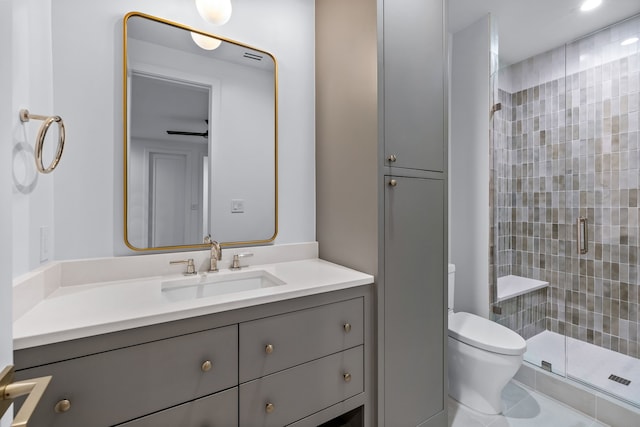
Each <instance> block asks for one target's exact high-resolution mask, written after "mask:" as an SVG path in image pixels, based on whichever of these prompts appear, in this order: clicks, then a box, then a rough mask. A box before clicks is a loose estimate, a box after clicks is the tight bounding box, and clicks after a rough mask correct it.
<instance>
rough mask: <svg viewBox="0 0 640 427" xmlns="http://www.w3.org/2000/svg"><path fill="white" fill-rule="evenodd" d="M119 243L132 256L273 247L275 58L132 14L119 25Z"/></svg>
mask: <svg viewBox="0 0 640 427" xmlns="http://www.w3.org/2000/svg"><path fill="white" fill-rule="evenodd" d="M123 44H124V48H123V136H124V241H125V244H126V245H127V246H128V247H129V248H130V249H132V250H136V251H149V250H172V249H186V248H205V247H209V245H208V244H205V243H204V241H205V239H206V238H207V237H210V238H211V239H213V240H217V241H219V242H220V243H221V245H222V246H232V245H259V244H267V243H269V242H272V241H273V240H274V239H275V237H276V235H277V232H278V177H277V174H278V125H277V123H278V109H277V105H278V86H277V81H278V73H277V62H276V59H275V57H274V56H273V55H271V54H270V53H268V52H265V51H263V50H259V49H256V48H254V47H251V46H247V45H245V44H242V43H240V42H237V41H234V40H230V39H227V38H224V37H220V36H217V35H214V34H208V33H205V32H202V31H200V30H197V29H194V28H190V27H188V26H185V25H182V24H178V23H175V22H171V21H168V20H165V19H162V18H158V17H154V16H151V15H146V14H144V13H140V12H130V13H128V14H127V15H126V16H125V17H124V22H123Z"/></svg>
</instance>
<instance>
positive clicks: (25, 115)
mask: <svg viewBox="0 0 640 427" xmlns="http://www.w3.org/2000/svg"><path fill="white" fill-rule="evenodd" d="M29 119H34V120H43V121H44V123H43V124H42V126H40V130H39V131H38V139H37V140H36V150H35V151H36V153H35V154H36V168H38V170H39V171H40V172H41V173H51V172H53V170H54V169H55V168H56V166H58V163H60V158H61V157H62V150H63V148H64V136H65V135H64V122H63V121H62V118H61V117H60V116H39V115H37V114H29V110H27V109H22V110H20V120H21V121H22V122H28V121H29ZM53 122H56V123H58V148H57V150H56V155H55V157H54V158H53V161H51V164H50V165H49V166H48V167H46V168H45V167H44V165H43V164H42V146H43V145H44V138H45V136H46V135H47V131H48V130H49V126H51V124H52V123H53Z"/></svg>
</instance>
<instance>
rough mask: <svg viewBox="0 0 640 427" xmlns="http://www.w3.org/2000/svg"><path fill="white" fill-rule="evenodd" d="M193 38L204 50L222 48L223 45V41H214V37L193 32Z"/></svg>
mask: <svg viewBox="0 0 640 427" xmlns="http://www.w3.org/2000/svg"><path fill="white" fill-rule="evenodd" d="M191 38H192V39H193V41H194V42H195V44H197V45H198V46H199V47H201V48H202V49H204V50H214V49H217V48H218V46H220V43H222V40H218V39H214V38H213V37H209V36H203V35H202V34H199V33H194V32H193V31H192V32H191Z"/></svg>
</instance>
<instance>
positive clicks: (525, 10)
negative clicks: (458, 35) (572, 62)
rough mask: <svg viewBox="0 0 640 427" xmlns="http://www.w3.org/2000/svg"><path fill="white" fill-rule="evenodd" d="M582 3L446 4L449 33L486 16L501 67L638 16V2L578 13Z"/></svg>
mask: <svg viewBox="0 0 640 427" xmlns="http://www.w3.org/2000/svg"><path fill="white" fill-rule="evenodd" d="M582 1H583V0H449V31H450V32H451V33H455V32H457V31H459V30H461V29H463V28H465V27H467V26H468V25H470V24H472V23H474V22H475V21H477V20H478V19H480V18H481V17H483V16H484V15H486V14H487V13H491V15H492V17H494V18H495V19H497V23H498V32H499V41H498V44H499V52H500V62H501V64H502V65H509V64H513V63H516V62H519V61H522V60H523V59H526V58H529V57H531V56H534V55H536V54H539V53H542V52H546V51H548V50H550V49H553V48H555V47H558V46H561V45H563V44H564V43H566V42H570V41H572V40H575V39H577V38H580V37H582V36H585V35H587V34H589V33H592V32H594V31H596V30H598V29H601V28H604V27H606V26H608V25H611V24H613V23H615V22H618V21H621V20H623V19H625V18H628V17H630V16H633V15H635V14H638V13H640V1H639V0H603V2H602V5H600V7H598V8H597V9H595V10H593V11H590V12H581V11H580V4H581V3H582Z"/></svg>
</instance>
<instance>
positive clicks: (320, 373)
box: [239, 346, 393, 427]
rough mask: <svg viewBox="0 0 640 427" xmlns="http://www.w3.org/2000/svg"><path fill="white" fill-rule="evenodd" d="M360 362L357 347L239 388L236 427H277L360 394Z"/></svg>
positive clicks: (250, 382)
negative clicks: (237, 422) (238, 420)
mask: <svg viewBox="0 0 640 427" xmlns="http://www.w3.org/2000/svg"><path fill="white" fill-rule="evenodd" d="M363 359H364V349H363V347H362V346H358V347H354V348H351V349H349V350H345V351H343V352H341V353H336V354H332V355H330V356H326V357H323V358H321V359H317V360H314V361H311V362H308V363H304V364H302V365H298V366H296V367H293V368H290V369H286V370H284V371H280V372H277V373H275V374H271V375H267V376H266V377H262V378H260V379H257V380H254V381H249V382H247V383H244V384H240V417H239V418H240V425H241V426H243V427H251V426H260V427H281V426H284V425H287V424H290V423H292V422H294V421H298V420H301V419H302V418H304V417H307V416H309V415H311V414H313V413H315V412H318V411H320V410H322V409H324V408H328V407H329V406H331V405H334V404H336V403H338V402H341V401H344V400H346V399H349V398H350V397H353V396H355V395H357V394H358V393H362V392H363V391H364V362H363ZM346 375H348V376H346ZM345 376H346V377H345ZM391 425H393V424H389V426H391Z"/></svg>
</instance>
